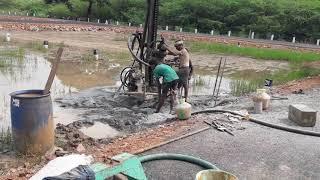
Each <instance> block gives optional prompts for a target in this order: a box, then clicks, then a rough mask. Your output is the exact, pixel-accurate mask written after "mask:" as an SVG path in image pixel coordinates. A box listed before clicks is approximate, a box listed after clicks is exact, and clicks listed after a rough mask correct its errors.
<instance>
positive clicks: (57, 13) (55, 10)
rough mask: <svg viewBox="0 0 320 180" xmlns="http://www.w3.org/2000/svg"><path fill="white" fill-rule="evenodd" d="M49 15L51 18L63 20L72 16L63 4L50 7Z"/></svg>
mask: <svg viewBox="0 0 320 180" xmlns="http://www.w3.org/2000/svg"><path fill="white" fill-rule="evenodd" d="M49 15H50V16H51V17H56V18H63V17H68V16H72V13H71V11H70V10H69V9H68V7H67V6H66V5H65V4H57V5H52V6H51V8H50V9H49Z"/></svg>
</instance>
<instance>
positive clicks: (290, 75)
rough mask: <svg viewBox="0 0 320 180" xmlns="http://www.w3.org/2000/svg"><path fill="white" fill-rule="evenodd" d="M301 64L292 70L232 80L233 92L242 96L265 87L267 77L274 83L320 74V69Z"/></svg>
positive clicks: (278, 83) (294, 66)
mask: <svg viewBox="0 0 320 180" xmlns="http://www.w3.org/2000/svg"><path fill="white" fill-rule="evenodd" d="M300 66H301V65H293V67H292V68H291V70H279V71H276V72H274V73H272V74H261V75H260V76H256V77H251V78H245V77H241V78H239V79H235V80H232V81H231V83H230V88H231V93H232V94H233V95H235V96H242V95H245V94H248V93H251V92H254V91H256V89H258V88H263V87H264V80H265V79H272V80H273V82H274V85H280V84H284V83H286V82H289V81H293V80H297V79H302V78H305V77H310V76H315V75H319V74H320V69H318V68H313V67H307V66H302V67H300Z"/></svg>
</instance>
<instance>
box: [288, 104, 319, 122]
mask: <svg viewBox="0 0 320 180" xmlns="http://www.w3.org/2000/svg"><path fill="white" fill-rule="evenodd" d="M288 118H289V119H290V120H291V121H293V122H295V123H297V124H298V125H300V126H304V127H313V126H315V124H316V120H317V111H316V110H314V109H312V108H310V107H308V106H306V105H304V104H291V105H289V113H288Z"/></svg>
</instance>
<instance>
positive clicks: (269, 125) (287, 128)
mask: <svg viewBox="0 0 320 180" xmlns="http://www.w3.org/2000/svg"><path fill="white" fill-rule="evenodd" d="M204 113H230V114H233V115H237V116H241V117H244V116H243V115H242V114H239V113H236V112H233V111H228V110H218V109H208V110H203V111H197V112H193V113H192V115H196V114H204ZM249 121H251V122H254V123H257V124H260V125H263V126H267V127H270V128H274V129H279V130H284V131H288V132H292V133H296V134H303V135H309V136H316V137H320V133H318V132H314V131H305V130H301V129H295V128H291V127H287V126H281V125H278V124H272V123H268V122H264V121H260V120H257V119H254V118H250V119H249Z"/></svg>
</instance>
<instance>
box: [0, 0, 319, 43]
mask: <svg viewBox="0 0 320 180" xmlns="http://www.w3.org/2000/svg"><path fill="white" fill-rule="evenodd" d="M146 4H147V3H146V0H28V1H25V0H12V1H7V0H0V9H13V10H15V9H16V10H19V11H28V12H30V13H37V14H38V15H41V16H50V17H56V18H79V17H89V18H96V19H100V20H101V21H102V20H105V19H108V20H109V19H113V20H118V21H120V22H131V23H132V24H133V25H138V24H142V23H144V19H145V14H146ZM159 24H160V25H161V26H166V25H168V26H169V27H170V29H174V28H175V29H177V28H180V27H182V28H183V30H184V31H193V30H194V29H195V28H197V29H198V31H199V32H203V33H209V32H210V31H211V30H214V32H215V33H219V34H227V32H228V31H229V30H231V31H232V34H233V35H237V36H243V37H248V34H249V32H255V34H256V36H258V37H259V38H269V37H270V36H271V34H274V35H275V39H286V40H291V39H292V37H293V36H295V37H296V39H297V40H298V41H303V42H313V43H314V42H315V41H316V40H317V39H320V1H319V0H160V12H159Z"/></svg>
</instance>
